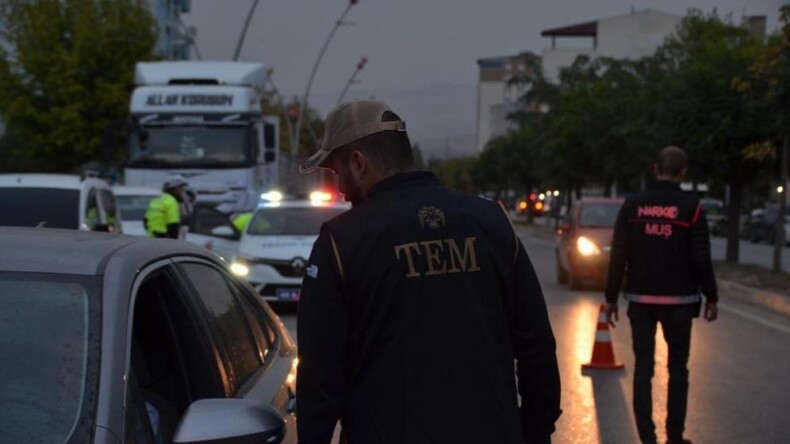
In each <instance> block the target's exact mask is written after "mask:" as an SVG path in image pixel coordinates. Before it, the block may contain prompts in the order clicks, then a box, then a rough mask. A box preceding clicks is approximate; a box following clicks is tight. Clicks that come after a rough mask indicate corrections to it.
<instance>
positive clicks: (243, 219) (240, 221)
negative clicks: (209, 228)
mask: <svg viewBox="0 0 790 444" xmlns="http://www.w3.org/2000/svg"><path fill="white" fill-rule="evenodd" d="M251 219H252V212H247V213H241V214H239V215H236V216H234V217H233V220H231V223H232V224H233V227H234V228H236V229H237V230H239V233H243V232H244V230H246V229H247V225H249V224H250V220H251Z"/></svg>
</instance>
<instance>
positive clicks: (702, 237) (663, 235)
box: [606, 147, 718, 444]
mask: <svg viewBox="0 0 790 444" xmlns="http://www.w3.org/2000/svg"><path fill="white" fill-rule="evenodd" d="M686 168H687V158H686V153H685V152H684V151H683V150H681V149H680V148H676V147H667V148H664V149H663V150H661V151H660V152H659V154H658V159H657V161H656V164H655V166H654V171H655V175H656V179H657V180H656V182H655V183H654V184H652V186H650V188H649V189H648V190H647V191H645V192H643V193H640V194H636V195H634V196H631V197H629V198H628V199H626V201H625V203H624V204H623V207H622V209H621V210H620V214H619V215H618V218H617V224H616V225H615V229H614V240H613V242H612V253H611V259H610V264H609V276H608V280H607V285H606V301H607V303H608V305H607V307H608V308H607V319H608V321H609V322H610V323H611V324H612V325H614V321H617V320H619V319H618V311H617V298H618V294H619V292H620V288H621V285H622V281H623V277H624V276H625V279H626V281H625V298H626V299H627V300H628V301H629V304H628V317H629V318H630V320H631V334H632V340H633V347H634V355H635V358H636V369H635V371H634V399H633V407H634V416H635V417H636V425H637V429H638V431H639V437H640V438H641V440H642V442H643V443H655V442H656V432H655V425H654V424H653V401H652V397H651V386H650V380H651V379H652V377H653V367H654V353H655V336H656V325H657V324H658V323H660V324H661V329H662V330H663V332H664V339H665V340H666V342H667V346H668V349H669V396H668V399H667V404H668V406H667V407H668V408H667V410H668V412H667V421H666V427H667V437H668V441H667V443H668V444H678V443H689V442H690V441H688V440H685V439H684V438H683V431H684V427H685V426H684V424H685V420H686V399H687V395H688V368H687V363H688V357H689V349H690V342H691V321H692V319H693V318H695V317H697V316H699V311H700V304H701V301H702V299H701V297H700V292H702V294H704V295H705V312H704V316H705V319H707V320H708V321H714V320H716V317H717V314H718V311H717V308H716V302H717V300H718V295H717V291H716V279H715V277H714V275H713V265H712V263H711V258H710V238H709V237H708V224H707V222H706V220H705V214H704V213H703V212H702V209H701V206H700V203H699V201H698V200H697V199H695V198H694V197H692V196H689V195H687V194H685V193H684V192H683V191H681V189H680V183H681V182H682V181H683V179H684V178H685V176H686Z"/></svg>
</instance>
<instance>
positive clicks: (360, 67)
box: [337, 57, 368, 105]
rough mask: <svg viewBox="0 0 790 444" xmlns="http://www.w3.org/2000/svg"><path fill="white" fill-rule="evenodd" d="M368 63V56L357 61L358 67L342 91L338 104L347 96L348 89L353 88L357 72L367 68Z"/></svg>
mask: <svg viewBox="0 0 790 444" xmlns="http://www.w3.org/2000/svg"><path fill="white" fill-rule="evenodd" d="M367 63H368V58H367V57H362V58H361V59H359V63H357V68H356V69H355V70H354V72H353V73H352V74H351V77H349V79H348V82H347V83H346V86H345V88H343V92H341V93H340V97H338V98H337V104H338V105H340V103H342V102H343V99H344V98H345V97H346V93H347V92H348V89H349V88H351V85H352V84H353V83H354V82H355V81H356V79H357V74H359V72H360V71H362V70H363V69H365V65H366V64H367Z"/></svg>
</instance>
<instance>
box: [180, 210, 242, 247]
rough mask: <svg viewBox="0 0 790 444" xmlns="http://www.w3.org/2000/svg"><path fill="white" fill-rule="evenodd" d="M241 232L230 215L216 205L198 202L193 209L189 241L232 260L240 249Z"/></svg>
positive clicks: (187, 237) (187, 238)
mask: <svg viewBox="0 0 790 444" xmlns="http://www.w3.org/2000/svg"><path fill="white" fill-rule="evenodd" d="M239 238H240V235H239V233H237V232H236V230H235V229H234V228H233V225H232V224H231V223H230V220H229V219H228V215H227V214H224V213H222V212H220V211H218V210H217V209H216V208H215V206H214V205H211V204H201V203H198V204H196V205H195V207H194V208H193V210H192V217H191V219H190V224H189V232H188V233H187V236H186V240H187V242H190V243H193V244H196V245H200V246H201V247H205V248H206V249H208V250H211V251H213V252H214V253H216V254H217V255H219V256H221V257H223V258H225V259H227V260H231V259H232V258H233V257H234V256H235V255H236V252H237V251H238V249H239Z"/></svg>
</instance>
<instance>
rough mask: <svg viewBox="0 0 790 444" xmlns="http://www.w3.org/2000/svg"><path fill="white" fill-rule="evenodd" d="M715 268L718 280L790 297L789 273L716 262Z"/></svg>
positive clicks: (755, 266)
mask: <svg viewBox="0 0 790 444" xmlns="http://www.w3.org/2000/svg"><path fill="white" fill-rule="evenodd" d="M713 268H714V269H715V270H716V277H717V278H721V279H726V280H728V281H732V282H736V283H738V284H741V285H746V286H747V287H752V288H757V289H760V290H765V291H771V292H774V293H778V294H781V295H784V296H788V297H790V274H788V273H778V272H775V271H773V270H769V269H767V268H763V267H759V266H757V265H748V264H731V263H729V262H725V261H714V262H713Z"/></svg>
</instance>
